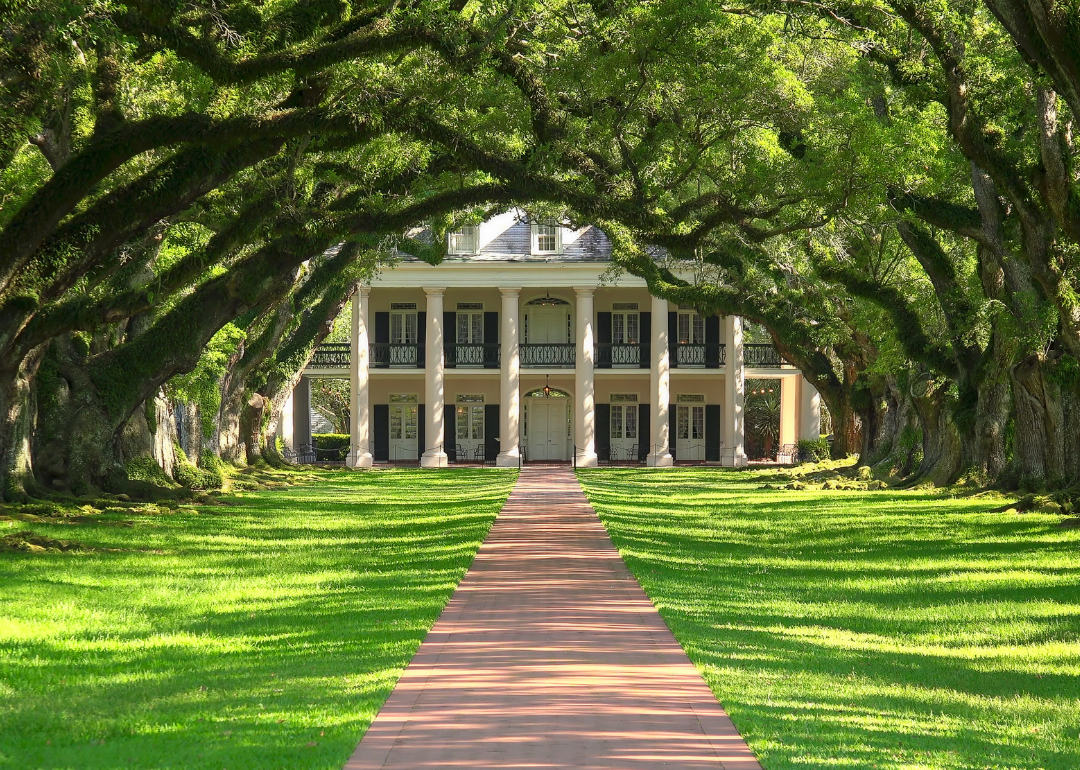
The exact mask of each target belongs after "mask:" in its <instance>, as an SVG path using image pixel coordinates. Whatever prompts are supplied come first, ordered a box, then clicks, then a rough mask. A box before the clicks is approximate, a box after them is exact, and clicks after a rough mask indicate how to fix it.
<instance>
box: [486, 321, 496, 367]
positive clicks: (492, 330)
mask: <svg viewBox="0 0 1080 770" xmlns="http://www.w3.org/2000/svg"><path fill="white" fill-rule="evenodd" d="M484 368H485V369H498V368H499V314H498V313H496V312H492V311H490V310H489V311H487V312H485V313H484Z"/></svg>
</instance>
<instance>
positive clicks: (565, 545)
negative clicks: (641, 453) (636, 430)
mask: <svg viewBox="0 0 1080 770" xmlns="http://www.w3.org/2000/svg"><path fill="white" fill-rule="evenodd" d="M345 767H346V770H369V769H371V768H410V769H419V768H594V767H603V768H625V769H626V770H631V769H634V770H637V769H639V768H640V769H641V770H645V768H649V769H650V770H652V769H654V768H661V767H667V768H680V769H681V768H714V769H715V768H726V770H758V769H759V768H760V766H759V765H758V763H757V761H756V760H755V759H754V756H753V754H751V753H750V750H749V749H748V748H747V746H746V744H745V743H744V742H743V740H742V738H741V737H740V736H739V734H738V733H737V732H736V730H735V728H734V726H733V725H732V724H731V721H730V720H729V719H728V717H727V715H726V714H725V713H724V710H723V709H722V708H720V705H719V704H718V703H717V702H716V698H715V697H713V694H712V692H711V691H710V690H709V688H708V686H706V684H705V682H704V681H703V680H702V678H701V676H700V674H698V672H697V670H696V669H695V668H694V667H693V665H692V664H691V663H690V660H689V658H687V657H686V653H684V652H683V650H682V648H681V647H680V646H679V644H678V642H676V641H675V637H673V636H672V635H671V632H670V631H669V630H668V628H667V626H665V625H664V622H663V621H662V620H661V619H660V615H659V614H658V613H657V612H656V610H655V609H654V608H653V606H652V604H651V603H650V602H649V600H648V598H647V597H646V596H645V592H644V591H642V590H641V587H640V586H639V585H638V583H637V581H636V580H634V578H633V577H632V576H631V575H630V572H629V570H627V568H626V566H625V565H624V564H623V561H622V559H621V558H619V554H618V552H617V551H616V550H615V548H614V547H613V546H612V544H611V540H610V539H609V538H608V536H607V533H606V532H605V531H604V528H603V526H602V525H601V524H600V520H599V519H598V518H597V516H596V513H595V511H593V509H592V507H591V506H590V505H589V504H588V502H587V501H586V500H585V496H584V495H583V494H582V492H581V488H580V487H579V486H578V483H577V480H576V479H575V478H574V474H573V472H572V471H571V470H570V469H569V468H526V469H525V470H524V471H523V472H522V474H521V476H520V477H519V480H518V482H517V486H516V487H515V488H514V491H513V494H511V495H510V499H509V500H508V501H507V503H506V506H505V507H504V508H503V510H502V512H501V513H500V514H499V516H498V518H497V519H496V521H495V524H494V526H493V527H492V529H491V532H490V534H489V535H488V537H487V540H486V541H485V542H484V544H483V546H482V547H481V548H480V551H479V553H478V554H477V556H476V560H475V561H474V562H473V565H472V569H470V570H469V573H468V574H467V575H466V576H465V579H464V580H463V581H462V582H461V585H460V586H459V587H458V589H457V591H456V592H455V593H454V596H453V598H452V599H451V600H450V603H449V604H448V605H447V606H446V609H445V610H444V611H443V613H442V616H441V617H440V618H439V621H438V623H436V624H435V627H434V628H432V630H431V632H430V633H429V634H428V636H427V638H426V639H425V640H424V643H423V645H422V646H421V647H420V649H419V650H418V651H417V653H416V656H415V657H414V658H413V660H412V662H411V663H410V664H409V666H408V668H407V669H406V670H405V672H404V674H403V675H402V677H401V679H400V680H399V682H398V684H397V687H396V688H395V689H394V692H393V693H392V694H391V695H390V698H389V699H388V700H387V701H386V704H385V705H384V706H383V708H382V711H380V712H379V715H378V717H377V718H376V719H375V722H374V723H373V724H372V725H371V729H369V730H368V732H367V734H366V735H365V736H364V739H363V740H362V741H361V742H360V745H359V747H357V749H356V752H355V753H354V754H353V756H352V758H351V759H350V760H349V762H348V764H347V765H346V766H345Z"/></svg>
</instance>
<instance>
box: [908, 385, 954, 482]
mask: <svg viewBox="0 0 1080 770" xmlns="http://www.w3.org/2000/svg"><path fill="white" fill-rule="evenodd" d="M946 388H947V385H941V386H938V387H937V388H935V389H933V390H931V391H930V392H929V393H928V394H927V395H926V396H924V397H922V398H916V399H913V402H914V405H915V411H916V412H917V413H918V415H919V422H920V423H921V424H922V434H923V460H922V463H921V464H920V466H919V469H918V471H917V472H916V475H915V478H916V479H926V480H928V481H930V482H932V483H933V484H934V485H936V486H946V485H948V484H951V483H952V482H954V481H956V479H957V478H958V477H959V476H960V472H961V471H962V470H963V460H964V457H963V454H964V452H963V444H962V441H961V438H960V432H959V431H958V430H957V427H956V422H955V421H954V419H953V415H952V409H951V404H949V403H948V401H947V398H946V393H945V391H946Z"/></svg>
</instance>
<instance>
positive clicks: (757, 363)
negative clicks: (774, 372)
mask: <svg viewBox="0 0 1080 770" xmlns="http://www.w3.org/2000/svg"><path fill="white" fill-rule="evenodd" d="M785 364H787V361H785V360H784V358H783V356H781V355H780V352H779V351H778V350H777V349H776V348H774V347H773V346H772V345H743V366H747V367H756V368H758V369H778V368H780V367H781V366H784V365H785Z"/></svg>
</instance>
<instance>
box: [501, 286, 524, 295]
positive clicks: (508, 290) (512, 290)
mask: <svg viewBox="0 0 1080 770" xmlns="http://www.w3.org/2000/svg"><path fill="white" fill-rule="evenodd" d="M499 292H500V293H501V294H502V295H503V296H504V297H520V296H521V288H520V287H515V286H500V287H499Z"/></svg>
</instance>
